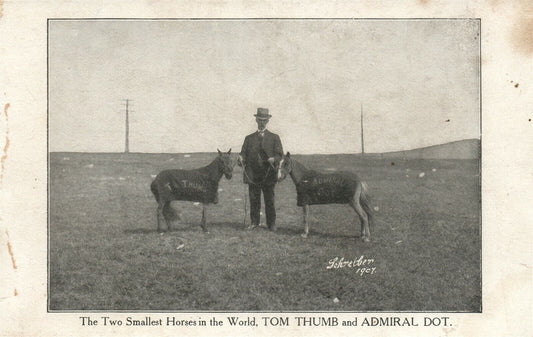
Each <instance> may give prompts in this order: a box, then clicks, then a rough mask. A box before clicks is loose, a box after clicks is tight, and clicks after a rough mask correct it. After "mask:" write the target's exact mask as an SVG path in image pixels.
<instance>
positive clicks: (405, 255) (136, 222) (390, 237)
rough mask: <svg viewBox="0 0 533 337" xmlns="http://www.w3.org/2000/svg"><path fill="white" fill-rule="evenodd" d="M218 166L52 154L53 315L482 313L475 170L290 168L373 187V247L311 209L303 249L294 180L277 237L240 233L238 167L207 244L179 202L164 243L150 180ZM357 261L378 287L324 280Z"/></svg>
mask: <svg viewBox="0 0 533 337" xmlns="http://www.w3.org/2000/svg"><path fill="white" fill-rule="evenodd" d="M214 156H215V155H214V154H191V155H190V156H185V155H183V154H83V153H51V154H50V224H49V238H50V245H49V248H50V252H49V253H50V258H49V282H50V293H49V303H50V304H49V307H50V309H51V310H123V311H129V310H156V311H160V310H174V311H180V310H183V311H194V310H201V311H207V310H224V311H231V310H238V311H256V310H257V311H280V310H282V311H293V310H298V311H469V312H479V311H480V309H481V270H480V259H481V256H480V254H481V233H480V186H479V181H480V180H479V163H478V161H476V160H408V161H406V160H395V159H390V158H389V159H372V158H365V159H361V158H360V157H357V156H354V155H330V156H325V155H314V156H295V158H297V159H298V160H300V161H301V162H302V163H304V164H306V165H308V166H309V167H312V168H314V169H318V170H333V169H336V170H348V171H354V172H357V173H358V174H359V176H360V177H362V178H363V180H365V181H366V182H367V184H368V186H369V189H370V193H371V195H372V197H373V202H372V207H377V209H378V210H377V211H376V212H375V215H374V216H375V220H374V223H373V224H371V227H370V230H371V234H372V242H370V243H363V242H361V241H360V240H359V221H358V219H357V217H356V216H355V214H354V213H353V211H351V209H350V208H349V207H348V206H346V205H321V206H312V207H311V219H310V236H309V238H308V239H303V238H301V237H300V235H299V234H300V233H302V231H303V226H302V219H301V209H300V208H298V207H297V206H296V191H295V188H294V185H293V183H292V181H291V180H290V179H287V180H285V181H283V182H282V183H280V184H278V186H277V187H276V208H277V214H278V221H277V223H278V228H279V230H278V231H277V232H270V231H268V230H266V229H262V228H259V229H256V230H253V231H246V230H244V229H243V228H244V226H243V220H244V195H245V190H246V188H245V185H243V184H242V170H241V169H240V168H239V167H236V168H235V171H234V177H233V179H232V180H229V181H228V180H226V179H225V178H223V179H222V180H221V184H220V186H219V187H220V189H221V190H220V192H219V199H220V202H219V204H217V205H213V206H210V207H209V210H208V216H207V220H208V226H209V228H210V233H209V234H204V233H203V232H202V231H201V229H200V227H199V223H200V219H201V206H197V205H194V204H192V203H186V202H179V203H177V204H176V206H177V207H179V208H181V209H182V211H183V216H184V222H183V223H181V224H179V225H178V226H176V228H175V230H173V231H170V232H167V233H165V234H162V235H160V234H159V233H158V232H157V231H156V217H155V216H156V206H157V205H156V202H155V200H154V198H153V196H152V194H151V192H150V188H149V186H150V183H151V180H152V177H151V175H155V174H157V173H158V172H159V171H160V170H162V169H168V168H196V167H200V166H203V165H206V164H208V163H209V162H210V161H211V159H213V158H214ZM421 173H424V175H423V176H422V177H420V176H419V175H421ZM246 221H247V224H249V223H250V220H249V219H246ZM262 222H264V219H263V220H262ZM361 256H363V258H364V259H373V262H372V263H368V264H367V265H366V266H365V267H367V266H368V267H372V268H375V269H374V273H372V274H370V273H369V274H364V275H362V276H361V275H360V274H359V273H358V272H357V269H358V268H360V267H356V268H349V267H345V268H338V269H327V268H326V267H327V266H328V265H329V261H330V260H332V259H334V258H336V257H338V258H339V259H340V258H344V260H354V259H359V258H360V257H361Z"/></svg>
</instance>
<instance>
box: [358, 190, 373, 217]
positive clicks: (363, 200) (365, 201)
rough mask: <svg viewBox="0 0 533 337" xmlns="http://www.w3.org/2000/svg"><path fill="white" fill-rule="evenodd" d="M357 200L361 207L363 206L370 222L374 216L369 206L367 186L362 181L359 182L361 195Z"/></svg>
mask: <svg viewBox="0 0 533 337" xmlns="http://www.w3.org/2000/svg"><path fill="white" fill-rule="evenodd" d="M359 202H360V203H361V207H363V210H364V211H365V213H366V214H367V216H368V223H369V224H371V223H372V219H373V218H374V212H373V211H372V208H371V207H370V195H369V194H368V186H367V184H366V183H365V182H364V181H362V182H361V196H360V197H359Z"/></svg>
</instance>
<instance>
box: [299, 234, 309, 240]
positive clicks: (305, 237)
mask: <svg viewBox="0 0 533 337" xmlns="http://www.w3.org/2000/svg"><path fill="white" fill-rule="evenodd" d="M300 236H301V237H302V238H304V239H307V236H308V234H307V233H303V234H301V235H300Z"/></svg>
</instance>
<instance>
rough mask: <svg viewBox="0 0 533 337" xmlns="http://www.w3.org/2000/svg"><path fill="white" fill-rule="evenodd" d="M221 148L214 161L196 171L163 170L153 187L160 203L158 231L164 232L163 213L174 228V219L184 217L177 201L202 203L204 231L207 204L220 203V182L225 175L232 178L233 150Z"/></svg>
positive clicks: (158, 208) (168, 226)
mask: <svg viewBox="0 0 533 337" xmlns="http://www.w3.org/2000/svg"><path fill="white" fill-rule="evenodd" d="M217 151H218V156H217V157H216V158H215V160H213V162H211V164H209V165H207V166H205V167H202V168H198V169H194V170H165V171H162V172H161V173H159V174H158V175H157V176H156V177H155V179H154V181H153V182H152V185H151V186H150V189H151V190H152V193H153V194H154V197H155V200H156V201H157V203H158V207H157V230H158V231H160V232H161V231H163V230H162V228H161V223H160V216H161V215H162V216H163V218H164V219H165V222H166V224H167V229H170V227H171V226H170V224H171V223H170V220H175V219H176V218H177V219H178V220H181V214H180V213H179V212H178V214H176V212H175V210H174V209H173V208H172V207H171V205H170V203H171V202H172V201H174V200H183V201H196V202H201V203H202V205H203V207H202V222H201V224H200V226H201V227H202V229H203V231H204V232H207V227H206V218H205V214H206V206H207V204H211V203H213V204H216V203H218V183H219V181H220V179H221V178H222V175H224V176H225V177H226V179H231V176H232V173H233V166H234V164H233V162H232V160H231V156H230V154H231V149H230V150H229V151H228V152H227V153H222V152H220V150H217Z"/></svg>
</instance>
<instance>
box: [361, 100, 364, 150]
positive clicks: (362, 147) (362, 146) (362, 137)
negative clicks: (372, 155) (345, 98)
mask: <svg viewBox="0 0 533 337" xmlns="http://www.w3.org/2000/svg"><path fill="white" fill-rule="evenodd" d="M364 155H365V137H364V133H363V103H361V156H364Z"/></svg>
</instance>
